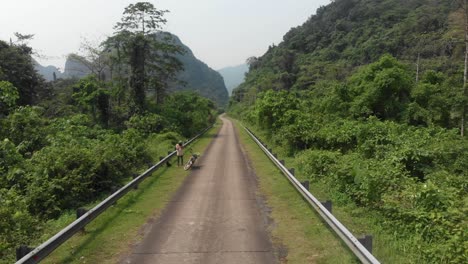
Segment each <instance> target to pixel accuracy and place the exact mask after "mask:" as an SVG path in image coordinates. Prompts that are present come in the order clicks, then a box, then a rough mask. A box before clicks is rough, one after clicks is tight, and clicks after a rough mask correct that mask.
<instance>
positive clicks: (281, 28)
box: [0, 0, 330, 69]
mask: <svg viewBox="0 0 468 264" xmlns="http://www.w3.org/2000/svg"><path fill="white" fill-rule="evenodd" d="M135 2H138V1H134V0H0V39H2V40H5V41H6V40H9V39H10V37H13V33H14V32H20V33H22V34H35V37H34V39H33V40H32V41H31V42H30V43H29V44H30V46H32V47H33V48H34V49H36V50H37V51H38V52H39V54H41V55H43V56H44V57H43V58H40V59H39V61H40V62H41V64H43V65H49V64H52V65H55V66H58V67H60V68H61V69H63V66H64V62H65V56H66V55H67V54H69V53H71V52H77V51H78V50H79V47H80V43H81V42H82V40H83V38H86V39H89V40H91V41H93V42H96V43H97V42H98V41H100V40H104V39H105V37H106V36H110V35H112V32H113V26H114V25H115V23H116V22H118V21H120V18H121V15H122V12H123V10H124V8H125V7H126V6H128V4H130V3H135ZM149 2H151V3H153V4H154V5H155V6H156V7H157V8H158V9H168V10H170V13H168V14H166V16H165V17H166V18H167V20H168V23H167V24H166V26H165V27H164V29H165V30H166V31H169V32H172V33H174V34H176V35H178V36H179V38H180V39H181V41H182V42H183V43H184V44H186V45H187V46H188V47H189V48H190V49H191V50H192V51H193V52H194V54H195V56H196V57H197V58H199V59H200V60H202V61H203V62H205V63H206V64H208V65H209V66H210V67H212V68H214V69H220V68H223V67H226V66H235V65H238V64H242V63H244V62H245V59H246V58H248V57H250V56H261V55H263V54H264V53H265V52H266V50H267V48H268V46H269V45H271V44H273V43H274V44H278V43H279V42H281V40H282V37H283V35H284V34H285V33H286V32H287V31H288V30H289V29H290V28H291V27H295V26H298V25H301V24H302V23H303V22H305V21H306V20H307V18H309V17H310V16H311V15H312V14H315V11H316V10H317V8H318V7H320V6H322V5H327V4H328V3H329V2H330V0H250V1H248V0H154V1H151V0H149Z"/></svg>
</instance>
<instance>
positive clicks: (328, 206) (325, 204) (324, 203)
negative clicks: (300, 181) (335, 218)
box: [322, 200, 332, 213]
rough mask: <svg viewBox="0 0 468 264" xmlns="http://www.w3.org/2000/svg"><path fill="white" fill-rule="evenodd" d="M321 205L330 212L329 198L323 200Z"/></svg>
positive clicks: (330, 203)
mask: <svg viewBox="0 0 468 264" xmlns="http://www.w3.org/2000/svg"><path fill="white" fill-rule="evenodd" d="M322 205H323V206H324V207H325V209H327V210H328V212H330V213H331V212H332V202H331V201H330V200H326V201H325V202H322Z"/></svg>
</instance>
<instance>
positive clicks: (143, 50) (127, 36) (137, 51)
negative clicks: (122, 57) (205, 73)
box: [108, 2, 182, 112]
mask: <svg viewBox="0 0 468 264" xmlns="http://www.w3.org/2000/svg"><path fill="white" fill-rule="evenodd" d="M167 12H169V11H168V10H159V9H157V8H156V7H154V5H153V4H151V3H149V2H138V3H136V4H130V5H129V6H128V7H126V8H125V11H124V13H123V17H122V20H121V22H119V23H117V25H116V26H115V27H114V29H116V33H115V35H114V36H113V37H112V38H111V39H110V40H109V41H108V44H111V45H110V47H111V48H115V47H116V45H115V44H117V43H116V42H115V40H119V43H118V44H119V46H120V45H122V44H123V49H122V50H123V51H124V52H125V53H126V55H127V57H128V64H129V66H130V74H129V75H130V76H129V83H130V88H131V91H132V97H133V103H134V111H135V112H142V111H144V109H145V93H146V91H147V90H148V88H149V87H148V85H149V84H151V85H153V86H154V88H155V89H156V91H157V92H159V94H161V95H162V94H163V93H162V92H161V91H162V90H163V89H164V88H165V87H166V86H167V80H168V78H170V77H171V76H174V74H175V72H177V71H178V70H181V69H182V66H181V63H180V62H178V61H177V60H176V59H174V58H173V57H172V55H174V54H176V53H182V49H181V48H180V47H177V46H175V45H173V44H171V43H170V41H167V38H166V37H162V38H161V37H160V36H162V35H165V34H162V32H161V30H162V26H163V25H164V24H165V23H166V21H167V20H166V19H165V18H164V14H165V13H167ZM122 40H124V41H122ZM120 50H121V49H120V48H119V49H118V51H119V52H120ZM159 100H161V98H160V99H159Z"/></svg>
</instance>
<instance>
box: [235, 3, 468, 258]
mask: <svg viewBox="0 0 468 264" xmlns="http://www.w3.org/2000/svg"><path fill="white" fill-rule="evenodd" d="M464 3H465V2H463V1H441V0H440V1H439V0H335V1H333V2H332V3H330V4H329V5H327V6H324V7H321V8H319V9H318V10H317V13H316V15H313V16H311V17H310V18H309V19H308V20H307V21H306V22H305V23H304V24H303V25H302V26H299V27H296V28H293V29H291V30H290V31H289V32H287V33H286V34H285V35H284V38H283V42H281V43H280V44H278V45H277V46H271V47H270V48H269V49H268V51H267V52H266V54H265V55H263V56H261V57H259V58H255V57H252V58H250V59H249V61H248V62H249V66H250V71H249V73H248V74H247V76H246V80H245V82H244V83H243V84H241V85H240V87H239V88H237V89H235V90H234V91H233V96H232V98H231V102H230V108H229V111H230V113H231V114H232V115H234V116H237V117H239V118H241V119H242V120H244V122H246V123H247V124H249V125H250V126H252V127H254V128H255V129H256V130H258V131H259V132H262V133H263V134H264V135H265V136H266V137H267V138H268V140H270V141H271V142H272V144H273V145H274V146H275V147H276V148H279V149H282V151H283V154H285V155H288V156H289V157H291V158H293V159H294V161H295V162H294V163H295V164H294V165H295V166H296V168H297V169H298V170H299V173H300V174H301V175H304V177H305V178H308V179H310V180H311V181H312V182H314V183H317V184H323V186H326V189H327V192H329V193H330V194H331V195H332V196H334V198H335V199H336V200H338V201H341V202H344V203H354V204H356V205H357V206H361V207H365V208H368V209H369V210H371V211H372V212H376V213H377V215H379V218H378V219H376V223H377V224H378V225H382V227H383V228H384V229H386V230H387V231H388V232H389V233H390V234H393V235H394V236H395V237H399V238H401V239H407V241H411V242H409V243H410V245H411V246H410V248H411V250H410V249H408V248H407V249H404V248H402V249H401V254H407V256H408V263H421V262H426V263H466V260H467V259H468V246H467V244H466V241H467V238H468V233H467V230H468V225H467V218H466V215H467V213H468V200H467V199H468V196H467V191H468V181H467V178H468V174H467V171H468V170H467V168H468V155H467V153H468V141H467V139H466V124H464V123H466V121H465V116H466V107H467V102H468V100H467V91H466V85H464V79H463V76H464V74H463V72H464V69H465V65H464V59H465V43H464V30H465V27H464V23H465V18H466V12H465V10H467V9H466V8H465V9H463V7H464V5H463V4H464ZM462 124H464V126H462ZM462 127H465V131H464V130H462ZM463 132H464V133H463ZM463 134H465V135H464V136H463Z"/></svg>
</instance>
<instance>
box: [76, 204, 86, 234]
mask: <svg viewBox="0 0 468 264" xmlns="http://www.w3.org/2000/svg"><path fill="white" fill-rule="evenodd" d="M87 212H88V209H86V208H84V207H80V208H78V209H76V219H78V218H80V217H81V216H83V215H84V214H86V213H87ZM84 231H85V228H84V227H83V228H82V229H81V232H84Z"/></svg>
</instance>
